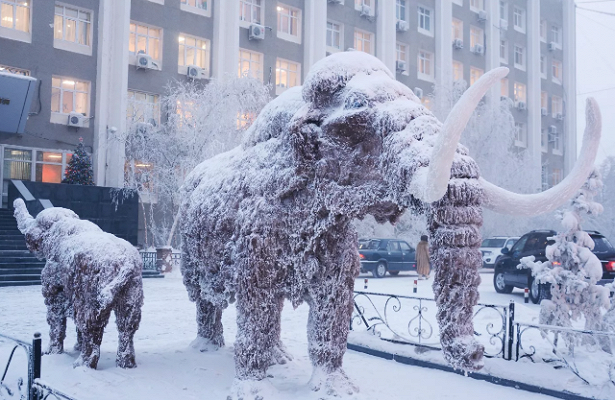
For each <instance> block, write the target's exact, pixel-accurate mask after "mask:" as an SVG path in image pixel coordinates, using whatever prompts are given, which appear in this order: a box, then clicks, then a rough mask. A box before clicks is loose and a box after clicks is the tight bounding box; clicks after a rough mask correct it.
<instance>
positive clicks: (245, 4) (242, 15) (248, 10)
mask: <svg viewBox="0 0 615 400" xmlns="http://www.w3.org/2000/svg"><path fill="white" fill-rule="evenodd" d="M227 1H228V0H227ZM239 20H240V21H245V22H247V23H249V24H251V23H252V24H259V25H262V21H263V1H262V0H239Z"/></svg>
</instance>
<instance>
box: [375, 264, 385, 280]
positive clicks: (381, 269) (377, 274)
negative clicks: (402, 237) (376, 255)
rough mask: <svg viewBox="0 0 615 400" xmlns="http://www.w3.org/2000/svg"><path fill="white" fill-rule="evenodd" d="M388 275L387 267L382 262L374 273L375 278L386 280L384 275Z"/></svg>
mask: <svg viewBox="0 0 615 400" xmlns="http://www.w3.org/2000/svg"><path fill="white" fill-rule="evenodd" d="M386 273H387V265H386V263H385V262H384V261H380V262H379V263H378V265H376V268H374V270H373V271H372V274H373V275H374V278H384V275H385V274H386Z"/></svg>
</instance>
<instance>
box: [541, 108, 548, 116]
mask: <svg viewBox="0 0 615 400" xmlns="http://www.w3.org/2000/svg"><path fill="white" fill-rule="evenodd" d="M540 115H542V116H543V117H546V116H547V115H549V111H548V110H547V109H546V108H545V107H543V108H541V109H540Z"/></svg>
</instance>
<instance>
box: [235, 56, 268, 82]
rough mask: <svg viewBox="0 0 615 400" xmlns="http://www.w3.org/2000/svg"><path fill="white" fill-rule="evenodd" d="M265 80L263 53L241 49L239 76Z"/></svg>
mask: <svg viewBox="0 0 615 400" xmlns="http://www.w3.org/2000/svg"><path fill="white" fill-rule="evenodd" d="M243 76H248V77H250V78H254V79H258V80H259V81H261V82H262V81H263V55H262V54H261V53H256V52H253V51H249V50H244V49H239V77H243Z"/></svg>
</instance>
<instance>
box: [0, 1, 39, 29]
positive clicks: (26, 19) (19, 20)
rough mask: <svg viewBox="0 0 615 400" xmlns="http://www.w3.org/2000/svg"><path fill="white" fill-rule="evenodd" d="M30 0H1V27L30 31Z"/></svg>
mask: <svg viewBox="0 0 615 400" xmlns="http://www.w3.org/2000/svg"><path fill="white" fill-rule="evenodd" d="M30 7H31V4H30V1H24V0H0V27H3V28H8V29H14V30H16V31H20V32H30Z"/></svg>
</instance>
